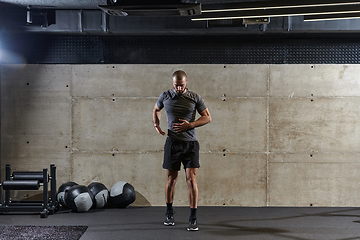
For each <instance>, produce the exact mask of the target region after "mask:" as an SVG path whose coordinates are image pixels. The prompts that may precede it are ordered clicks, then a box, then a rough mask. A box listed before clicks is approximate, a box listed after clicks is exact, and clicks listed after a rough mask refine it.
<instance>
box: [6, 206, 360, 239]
mask: <svg viewBox="0 0 360 240" xmlns="http://www.w3.org/2000/svg"><path fill="white" fill-rule="evenodd" d="M165 210H166V208H165V207H144V208H140V207H130V208H126V209H112V208H109V209H101V210H95V209H92V210H90V211H89V212H87V213H73V212H65V211H63V212H58V213H56V214H54V215H50V216H49V217H48V218H45V219H42V218H40V217H39V215H33V214H28V215H26V214H25V215H15V214H7V215H0V225H11V226H20V225H33V226H63V225H66V226H67V225H73V226H88V229H87V230H86V232H85V233H84V235H83V236H82V237H81V238H80V239H81V240H92V239H107V240H109V239H122V240H123V239H131V240H132V239H156V240H159V239H171V240H177V239H206V240H212V239H256V240H259V239H265V240H267V239H276V240H278V239H295V240H305V239H306V240H307V239H326V240H332V239H336V240H340V239H342V240H350V239H360V208H317V207H311V208H310V207H309V208H293V207H291V208H290V207H289V208H280V207H261V208H248V207H199V209H198V225H199V231H197V232H188V231H186V227H187V225H188V222H187V221H188V217H189V213H190V210H189V208H187V207H175V212H176V214H175V226H164V225H163V221H164V217H165Z"/></svg>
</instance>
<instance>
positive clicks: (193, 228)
mask: <svg viewBox="0 0 360 240" xmlns="http://www.w3.org/2000/svg"><path fill="white" fill-rule="evenodd" d="M187 230H188V231H197V230H199V228H198V225H197V221H196V218H190V219H189V226H188V228H187Z"/></svg>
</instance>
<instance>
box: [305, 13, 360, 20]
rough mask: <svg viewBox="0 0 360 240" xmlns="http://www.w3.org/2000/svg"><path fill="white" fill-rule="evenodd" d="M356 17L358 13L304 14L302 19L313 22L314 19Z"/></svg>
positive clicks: (358, 16) (358, 15) (359, 16)
mask: <svg viewBox="0 0 360 240" xmlns="http://www.w3.org/2000/svg"><path fill="white" fill-rule="evenodd" d="M357 18H360V13H346V14H328V15H309V16H304V21H305V22H314V21H327V20H346V19H357Z"/></svg>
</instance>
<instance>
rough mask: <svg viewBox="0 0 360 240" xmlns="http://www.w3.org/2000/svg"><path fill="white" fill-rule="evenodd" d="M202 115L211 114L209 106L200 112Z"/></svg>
mask: <svg viewBox="0 0 360 240" xmlns="http://www.w3.org/2000/svg"><path fill="white" fill-rule="evenodd" d="M199 114H200V115H201V116H210V111H209V109H208V108H206V109H205V110H204V111H202V112H199Z"/></svg>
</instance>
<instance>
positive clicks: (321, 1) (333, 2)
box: [201, 0, 360, 13]
mask: <svg viewBox="0 0 360 240" xmlns="http://www.w3.org/2000/svg"><path fill="white" fill-rule="evenodd" d="M289 2H290V3H289ZM354 4H360V1H349V0H330V1H329V0H317V1H316V0H315V1H311V0H303V1H281V0H278V1H276V0H275V1H265V2H243V3H225V4H211V5H203V7H202V8H203V9H202V11H201V12H202V13H213V12H229V11H230V12H231V11H249V10H269V9H284V8H307V7H327V6H344V5H354Z"/></svg>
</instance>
